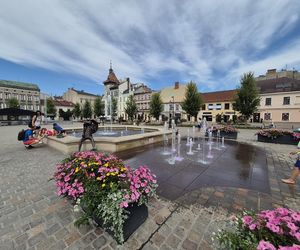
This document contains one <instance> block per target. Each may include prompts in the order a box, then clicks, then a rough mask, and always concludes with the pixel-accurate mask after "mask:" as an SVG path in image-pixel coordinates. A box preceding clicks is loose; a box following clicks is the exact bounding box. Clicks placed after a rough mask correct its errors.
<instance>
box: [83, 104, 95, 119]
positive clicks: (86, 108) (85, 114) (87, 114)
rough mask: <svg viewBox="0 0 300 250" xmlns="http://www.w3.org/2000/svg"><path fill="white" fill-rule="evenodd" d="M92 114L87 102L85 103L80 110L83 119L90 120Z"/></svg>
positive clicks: (90, 106)
mask: <svg viewBox="0 0 300 250" xmlns="http://www.w3.org/2000/svg"><path fill="white" fill-rule="evenodd" d="M92 114H93V110H92V105H91V103H90V102H89V101H85V103H84V105H83V108H82V116H83V117H84V118H91V117H92Z"/></svg>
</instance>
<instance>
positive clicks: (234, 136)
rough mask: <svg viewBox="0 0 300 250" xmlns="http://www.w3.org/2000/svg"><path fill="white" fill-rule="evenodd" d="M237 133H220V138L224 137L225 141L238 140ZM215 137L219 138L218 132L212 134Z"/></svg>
mask: <svg viewBox="0 0 300 250" xmlns="http://www.w3.org/2000/svg"><path fill="white" fill-rule="evenodd" d="M237 134H238V133H237V132H224V131H220V137H221V138H222V137H224V138H225V139H234V140H236V139H237ZM212 136H213V137H217V132H213V133H212Z"/></svg>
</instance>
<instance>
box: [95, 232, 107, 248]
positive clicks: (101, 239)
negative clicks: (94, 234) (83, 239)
mask: <svg viewBox="0 0 300 250" xmlns="http://www.w3.org/2000/svg"><path fill="white" fill-rule="evenodd" d="M106 242H107V239H106V238H105V237H104V236H103V235H102V236H100V237H99V238H97V239H96V240H95V241H94V242H93V246H94V247H95V248H96V249H99V248H101V247H103V246H104V245H105V244H106Z"/></svg>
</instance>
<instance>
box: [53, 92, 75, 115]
mask: <svg viewBox="0 0 300 250" xmlns="http://www.w3.org/2000/svg"><path fill="white" fill-rule="evenodd" d="M53 102H54V105H55V107H56V116H55V117H56V118H59V117H60V112H61V111H64V112H67V111H72V110H73V108H74V106H75V105H74V103H73V102H69V101H66V100H64V99H63V98H62V97H57V96H55V97H54V98H53Z"/></svg>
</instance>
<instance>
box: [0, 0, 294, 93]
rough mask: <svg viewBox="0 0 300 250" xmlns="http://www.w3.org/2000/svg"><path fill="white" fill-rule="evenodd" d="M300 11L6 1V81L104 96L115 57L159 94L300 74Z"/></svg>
mask: <svg viewBox="0 0 300 250" xmlns="http://www.w3.org/2000/svg"><path fill="white" fill-rule="evenodd" d="M299 13H300V1H298V0H290V1H288V0H282V1H280V0H277V1H273V0H264V1H259V0H255V1H253V0H252V1H250V0H249V1H247V0H243V1H237V0H236V1H229V0H226V1H217V0H216V1H210V0H202V1H197V0H195V1H179V0H178V1H175V0H174V1H172V0H170V1H160V0H151V1H138V0H136V1H131V0H127V1H121V0H119V1H108V0H103V1H96V0H93V1H91V0H86V1H80V0H74V1H62V0H44V1H38V0H29V1H17V0H10V1H1V3H0V34H1V36H0V79H7V80H16V81H24V82H32V83H37V84H38V85H39V86H40V88H41V90H42V91H43V92H46V93H49V94H53V95H55V94H56V95H61V94H62V93H63V92H64V91H66V90H67V88H68V87H74V88H76V89H79V90H85V91H87V92H92V93H97V94H101V93H102V92H103V86H102V85H101V83H102V82H103V81H104V80H105V79H106V77H107V73H108V68H109V62H110V60H112V63H113V68H114V71H115V73H116V75H117V77H118V78H121V79H124V78H126V77H130V79H131V80H132V82H144V83H146V84H148V85H149V86H150V87H152V88H153V89H161V88H162V87H164V86H170V85H172V84H173V83H174V82H175V81H180V82H188V81H191V80H192V81H195V82H196V83H197V84H198V88H199V90H200V91H214V90H222V89H232V88H235V87H236V86H237V85H238V83H239V79H240V76H241V75H242V74H243V73H244V72H248V71H253V72H254V73H255V75H260V74H264V73H265V72H266V70H267V69H269V68H277V69H278V70H281V69H283V68H286V67H287V69H292V68H295V69H297V70H298V71H299V70H300V19H299V18H300V17H299Z"/></svg>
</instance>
